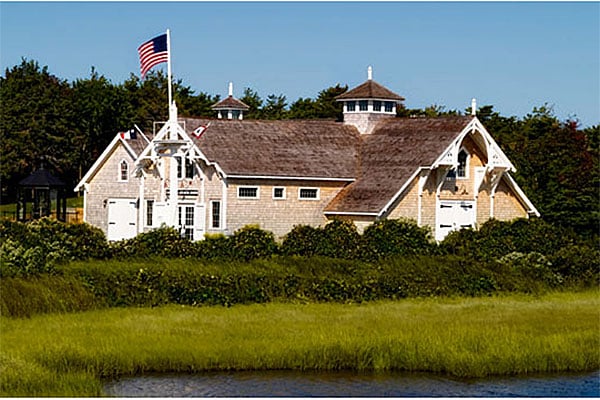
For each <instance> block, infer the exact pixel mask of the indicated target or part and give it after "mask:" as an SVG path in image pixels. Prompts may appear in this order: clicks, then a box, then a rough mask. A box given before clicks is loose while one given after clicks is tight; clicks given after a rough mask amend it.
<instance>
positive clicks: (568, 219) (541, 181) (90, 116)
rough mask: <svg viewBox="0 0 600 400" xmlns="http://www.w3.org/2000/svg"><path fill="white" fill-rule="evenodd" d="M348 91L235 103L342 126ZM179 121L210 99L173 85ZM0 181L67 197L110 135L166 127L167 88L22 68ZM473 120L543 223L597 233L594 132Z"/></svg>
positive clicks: (0, 135)
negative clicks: (54, 189) (44, 180)
mask: <svg viewBox="0 0 600 400" xmlns="http://www.w3.org/2000/svg"><path fill="white" fill-rule="evenodd" d="M346 90H348V86H347V85H341V84H337V85H335V86H332V87H329V88H326V89H324V90H322V91H320V92H319V93H318V94H317V96H316V97H315V98H314V99H313V98H306V99H305V98H299V99H298V100H296V101H294V102H291V103H290V102H289V101H288V99H287V97H286V96H285V95H283V94H270V95H268V96H267V97H266V98H265V99H263V98H262V97H261V96H260V95H259V94H258V93H257V92H256V91H255V90H253V89H252V88H245V89H244V92H243V96H242V97H240V100H241V101H243V102H244V103H246V104H247V105H248V106H249V107H250V109H249V110H248V112H247V113H246V117H245V118H247V119H335V120H341V118H342V105H341V104H340V103H339V102H336V101H335V97H336V96H338V95H339V94H342V93H344V92H345V91H346ZM173 97H174V99H175V101H176V103H177V107H178V110H179V115H181V116H188V117H209V118H210V117H214V116H215V113H214V111H213V110H212V109H211V108H210V107H211V106H212V105H213V104H215V103H216V102H218V101H219V100H220V97H219V95H211V94H209V93H204V92H200V93H198V94H196V93H195V92H194V90H193V89H192V88H191V87H189V86H186V85H185V84H184V83H183V82H182V81H181V80H177V81H176V82H174V83H173ZM0 101H1V107H0V140H1V142H2V151H1V152H0V179H1V181H2V184H1V186H2V203H6V202H10V201H13V200H14V196H15V194H16V187H17V186H16V185H17V183H18V182H19V181H20V180H21V179H23V178H24V177H26V176H28V175H29V174H30V173H31V172H33V171H34V170H36V169H37V168H39V167H40V166H42V165H43V166H44V167H45V168H46V169H49V170H50V171H51V172H52V173H54V174H55V175H57V176H58V177H60V178H61V179H63V180H64V181H65V182H66V183H67V185H68V186H69V187H74V186H75V184H76V183H77V182H78V180H79V179H80V178H81V177H82V176H83V174H85V172H86V171H87V169H88V168H89V167H90V166H91V165H92V164H93V163H94V161H95V160H96V159H97V158H98V156H99V155H100V154H101V153H102V151H103V150H104V149H105V148H106V146H107V145H108V143H109V142H110V141H111V140H112V139H113V137H114V135H115V134H116V133H117V132H118V131H122V130H126V129H129V128H131V127H133V125H134V124H137V125H138V126H139V127H140V128H141V129H142V130H145V131H151V130H152V124H153V121H164V120H166V119H167V117H168V109H167V107H166V106H165V104H166V103H167V79H166V76H165V75H164V74H163V73H162V72H161V71H156V72H151V73H150V74H148V75H147V76H146V79H145V80H141V79H140V78H139V77H137V76H135V75H134V74H131V75H130V77H129V78H128V79H127V80H126V81H125V82H123V83H120V84H114V83H112V82H111V81H110V80H109V79H107V78H106V77H104V76H103V75H101V74H99V73H98V71H96V70H95V69H94V68H92V69H91V72H90V76H89V77H88V78H86V79H77V80H75V81H74V82H68V81H67V80H65V79H61V78H58V77H56V76H55V75H53V74H51V73H50V72H49V70H48V67H47V66H43V67H41V66H40V65H39V63H38V62H37V61H35V60H27V59H23V60H22V61H21V63H20V64H19V65H15V66H13V67H12V68H7V69H6V71H5V73H4V76H2V77H0ZM466 112H469V110H465V111H460V110H446V109H445V107H444V106H439V105H432V106H429V107H426V108H424V109H409V108H406V107H399V109H398V116H399V117H408V116H413V117H419V116H442V115H458V114H462V113H466ZM477 116H478V118H479V119H480V120H481V121H482V123H483V124H484V126H485V127H486V128H487V130H488V131H489V132H490V133H491V134H492V136H493V137H494V138H495V139H496V141H497V142H498V144H499V145H500V146H501V148H502V149H503V150H504V151H505V152H506V154H507V155H508V157H509V158H510V159H511V161H512V162H513V164H514V165H515V166H516V168H517V173H516V174H515V179H516V180H517V182H518V183H519V185H520V186H521V187H522V188H523V190H524V191H525V193H526V194H527V196H528V197H529V198H530V199H531V200H532V202H533V203H534V204H535V205H536V207H537V208H538V210H539V211H540V213H541V214H542V216H543V217H544V219H546V220H547V221H548V222H550V223H552V224H558V225H561V226H564V227H569V228H573V229H574V230H576V231H578V232H580V233H582V234H585V235H597V234H598V229H599V227H600V179H599V176H600V173H599V172H600V160H599V151H598V150H599V143H598V137H599V136H600V135H599V132H600V125H595V126H592V127H588V128H582V127H581V126H580V125H579V123H578V122H577V121H576V120H574V119H568V120H566V121H561V120H559V119H558V118H557V117H556V116H555V115H554V113H553V110H552V107H550V106H548V105H541V106H540V107H536V108H534V109H533V110H532V112H531V113H529V114H527V115H526V116H525V117H522V118H517V117H515V116H511V117H506V116H502V115H500V113H498V112H497V111H496V110H494V108H493V106H491V105H485V106H482V107H480V108H479V109H478V111H477Z"/></svg>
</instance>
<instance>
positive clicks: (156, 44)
mask: <svg viewBox="0 0 600 400" xmlns="http://www.w3.org/2000/svg"><path fill="white" fill-rule="evenodd" d="M138 54H139V55H140V72H141V73H142V79H144V77H145V76H146V73H147V72H148V71H149V70H150V68H152V67H154V66H155V65H157V64H160V63H163V62H167V61H169V49H168V46H167V34H166V33H164V34H162V35H160V36H157V37H155V38H154V39H151V40H148V41H147V42H146V43H144V44H142V45H141V46H140V47H138Z"/></svg>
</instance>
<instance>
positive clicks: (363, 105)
mask: <svg viewBox="0 0 600 400" xmlns="http://www.w3.org/2000/svg"><path fill="white" fill-rule="evenodd" d="M368 109H369V102H368V101H367V100H360V101H359V102H358V110H359V111H367V110H368Z"/></svg>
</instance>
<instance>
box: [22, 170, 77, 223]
mask: <svg viewBox="0 0 600 400" xmlns="http://www.w3.org/2000/svg"><path fill="white" fill-rule="evenodd" d="M65 186H66V185H65V183H64V182H63V181H61V180H60V179H58V178H57V177H55V176H53V175H52V174H51V173H50V172H48V171H47V170H45V169H44V168H43V167H42V168H40V169H38V170H37V171H35V172H34V173H32V174H31V175H29V176H28V177H27V178H25V179H23V180H22V181H21V182H19V188H18V192H17V220H19V221H28V220H31V219H38V218H42V217H51V216H55V217H56V219H57V220H59V221H63V222H65V221H66V220H67V193H66V187H65ZM28 203H29V204H30V206H29V207H28V206H27V204H28ZM54 207H56V208H55V211H53V210H52V209H53V208H54Z"/></svg>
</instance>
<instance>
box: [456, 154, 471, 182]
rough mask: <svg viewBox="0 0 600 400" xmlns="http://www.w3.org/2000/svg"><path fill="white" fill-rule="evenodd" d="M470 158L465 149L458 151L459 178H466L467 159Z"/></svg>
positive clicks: (457, 174) (457, 171)
mask: <svg viewBox="0 0 600 400" xmlns="http://www.w3.org/2000/svg"><path fill="white" fill-rule="evenodd" d="M468 159H469V154H467V152H466V151H465V150H461V151H460V153H458V167H457V168H456V176H457V177H458V178H466V177H467V161H468Z"/></svg>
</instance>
